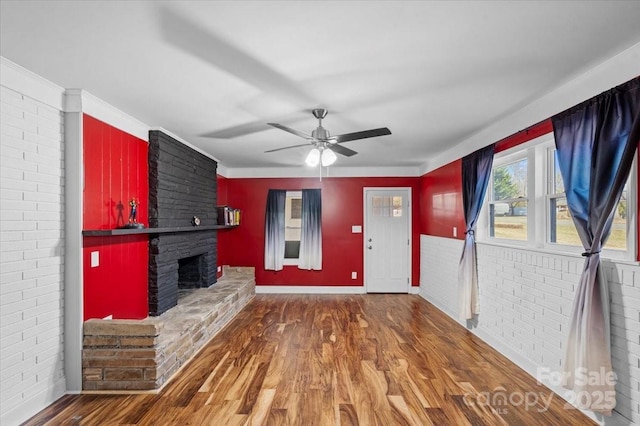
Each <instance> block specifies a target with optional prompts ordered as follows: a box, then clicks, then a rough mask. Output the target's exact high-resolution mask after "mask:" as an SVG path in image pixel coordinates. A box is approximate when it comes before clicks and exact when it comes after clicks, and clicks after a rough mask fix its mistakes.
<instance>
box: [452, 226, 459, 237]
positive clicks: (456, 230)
mask: <svg viewBox="0 0 640 426" xmlns="http://www.w3.org/2000/svg"><path fill="white" fill-rule="evenodd" d="M453 236H454V237H457V236H458V227H457V226H454V227H453Z"/></svg>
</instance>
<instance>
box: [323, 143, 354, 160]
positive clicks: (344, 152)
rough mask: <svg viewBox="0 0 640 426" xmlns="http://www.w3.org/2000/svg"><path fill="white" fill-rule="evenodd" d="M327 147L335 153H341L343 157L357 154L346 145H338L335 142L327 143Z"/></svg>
mask: <svg viewBox="0 0 640 426" xmlns="http://www.w3.org/2000/svg"><path fill="white" fill-rule="evenodd" d="M328 149H330V150H331V151H333V152H335V153H336V154H342V155H344V156H345V157H351V156H352V155H356V154H357V152H356V151H354V150H352V149H349V148H347V147H346V146H342V145H338V144H337V143H336V144H330V145H328Z"/></svg>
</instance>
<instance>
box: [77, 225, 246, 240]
mask: <svg viewBox="0 0 640 426" xmlns="http://www.w3.org/2000/svg"><path fill="white" fill-rule="evenodd" d="M237 227H238V226H237V225H234V226H226V225H204V226H203V225H201V226H174V227H167V228H141V229H120V228H118V229H86V230H83V231H82V235H83V236H85V237H109V236H117V235H139V234H175V233H179V232H196V231H209V230H212V229H231V228H237Z"/></svg>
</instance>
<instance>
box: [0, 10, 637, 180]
mask: <svg viewBox="0 0 640 426" xmlns="http://www.w3.org/2000/svg"><path fill="white" fill-rule="evenodd" d="M0 17H1V24H0V31H1V38H0V48H1V55H2V56H3V57H5V58H7V59H9V60H10V61H13V62H15V63H17V64H18V65H21V66H23V67H25V68H27V69H29V70H31V71H33V72H35V73H36V74H38V75H40V76H42V77H44V78H46V79H48V80H50V81H52V82H53V83H55V84H57V85H59V86H62V87H64V88H81V89H84V90H86V91H88V92H89V93H91V94H93V95H95V96H97V97H98V98H101V99H102V100H104V101H106V102H107V103H109V104H111V105H113V106H115V107H116V108H118V109H120V110H121V111H123V112H125V113H127V114H130V115H131V116H133V117H135V118H137V119H138V120H140V121H142V122H143V123H145V124H147V125H149V126H152V127H162V128H164V129H167V130H168V131H170V132H172V133H174V134H175V135H178V136H179V137H181V138H182V139H184V140H186V141H188V142H189V143H191V144H192V145H195V146H197V147H198V148H200V149H201V150H203V151H205V152H208V153H210V154H211V155H213V156H214V157H215V158H217V159H219V160H220V162H221V163H222V164H223V165H224V166H225V167H227V168H230V169H231V168H259V167H272V168H273V167H277V168H282V167H294V166H296V167H297V166H300V164H302V162H303V159H304V157H305V156H306V154H307V152H308V148H307V147H301V148H294V149H290V150H285V151H281V152H278V153H264V151H265V150H269V149H274V148H279V147H284V146H288V145H296V144H301V143H305V141H304V140H303V139H300V138H298V137H296V136H294V135H292V134H289V133H286V132H283V131H281V130H278V129H274V128H272V127H270V126H268V125H266V123H267V122H277V123H281V124H284V125H286V126H289V127H293V128H295V129H298V130H300V131H302V132H305V133H310V132H311V130H312V129H314V128H315V127H316V125H317V121H316V120H315V118H314V117H313V116H312V115H311V112H310V110H311V109H312V108H315V107H324V108H327V109H328V110H329V115H328V116H327V118H326V119H325V120H324V121H323V125H324V127H325V128H327V129H328V130H330V131H331V133H332V134H341V133H350V132H355V131H360V130H366V129H371V128H377V127H385V126H386V127H388V128H389V129H390V130H391V131H392V135H390V136H383V137H378V138H373V139H365V140H359V141H352V142H347V143H345V146H347V147H349V148H351V149H353V150H356V151H358V153H359V154H358V155H355V156H353V157H349V158H347V157H342V156H339V158H338V162H337V163H336V166H343V167H365V166H367V167H383V166H386V167H407V166H410V167H418V166H420V165H423V164H425V163H427V162H428V161H429V159H430V158H433V157H434V156H438V155H441V154H442V153H443V152H444V151H446V150H448V149H450V148H452V147H454V146H455V145H456V144H459V143H461V142H463V141H464V140H467V139H468V138H470V137H472V136H473V135H475V134H478V132H481V131H482V130H483V129H486V128H487V126H490V125H491V124H492V123H494V122H496V121H497V120H500V119H501V118H503V117H505V115H507V114H509V113H512V112H513V111H516V110H518V109H520V108H523V107H526V106H527V105H528V104H530V103H532V102H534V101H536V99H539V98H540V97H541V96H543V95H545V94H547V93H550V92H552V91H553V90H555V89H556V88H558V87H560V86H561V85H563V84H565V83H567V82H569V81H571V80H572V79H574V78H575V77H576V76H578V75H581V74H584V73H585V72H587V71H588V70H590V69H592V68H593V67H595V66H596V65H597V64H599V63H601V62H604V61H605V60H607V59H609V58H611V57H613V56H614V55H616V54H618V53H620V52H622V51H624V50H625V49H628V48H630V47H631V46H634V45H636V44H637V43H639V42H640V24H638V23H639V22H640V2H639V1H628V2H627V1H602V2H600V1H583V2H582V1H567V2H560V1H556V2H547V1H539V2H523V1H511V2H507V1H495V2H484V1H469V2H439V1H424V2H421V1H406V2H403V1H390V2H386V1H353V2H346V1H341V2H338V1H317V2H316V1H296V2H293V1H277V2H276V1H229V2H226V1H215V2H205V1H179V2H178V1H175V2H153V1H108V2H106V1H105V2H101V1H85V2H80V1H42V2H41V1H7V0H2V1H1V2H0ZM638 69H639V71H640V66H639V67H638ZM595 94H597V93H593V94H592V95H595ZM555 112H558V111H553V112H550V113H549V115H551V114H552V113H555ZM528 124H534V123H528ZM503 136H508V135H506V134H505V135H503Z"/></svg>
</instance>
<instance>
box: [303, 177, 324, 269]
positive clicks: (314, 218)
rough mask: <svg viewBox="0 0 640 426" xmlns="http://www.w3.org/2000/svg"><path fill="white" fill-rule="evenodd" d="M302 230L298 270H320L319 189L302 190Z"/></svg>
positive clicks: (320, 210) (320, 227)
mask: <svg viewBox="0 0 640 426" xmlns="http://www.w3.org/2000/svg"><path fill="white" fill-rule="evenodd" d="M301 226H302V229H301V234H300V255H299V260H298V268H300V269H307V270H311V269H313V270H321V269H322V198H321V196H320V190H319V189H303V190H302V225H301Z"/></svg>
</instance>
